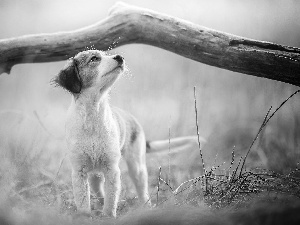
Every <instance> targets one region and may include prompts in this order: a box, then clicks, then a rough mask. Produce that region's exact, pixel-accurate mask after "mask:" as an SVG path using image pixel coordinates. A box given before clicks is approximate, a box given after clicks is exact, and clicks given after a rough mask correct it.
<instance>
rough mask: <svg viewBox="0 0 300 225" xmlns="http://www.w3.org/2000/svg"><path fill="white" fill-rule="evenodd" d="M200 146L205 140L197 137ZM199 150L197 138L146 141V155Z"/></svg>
mask: <svg viewBox="0 0 300 225" xmlns="http://www.w3.org/2000/svg"><path fill="white" fill-rule="evenodd" d="M199 140H200V145H202V144H204V143H206V140H205V138H203V137H199ZM191 148H195V149H197V148H199V143H198V137H197V136H185V137H177V138H171V139H166V140H159V141H146V153H158V152H165V151H170V152H172V153H174V152H179V151H182V150H185V149H191Z"/></svg>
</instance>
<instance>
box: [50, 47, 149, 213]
mask: <svg viewBox="0 0 300 225" xmlns="http://www.w3.org/2000/svg"><path fill="white" fill-rule="evenodd" d="M123 71H124V59H123V58H122V56H120V55H108V54H106V53H105V52H102V51H98V50H88V51H83V52H80V53H78V54H77V55H76V56H75V57H74V58H72V59H70V60H69V61H68V62H67V64H66V66H65V67H64V69H63V70H61V71H60V73H59V74H58V76H57V77H55V79H54V81H55V82H56V83H57V84H58V85H59V86H61V87H63V88H64V89H66V90H67V91H69V92H70V93H71V94H72V95H73V98H72V103H71V106H70V107H69V110H68V116H67V121H66V141H67V146H68V150H69V159H70V162H71V165H72V184H73V193H74V198H75V203H76V206H77V211H78V212H79V213H83V214H90V212H91V206H90V189H91V191H93V192H94V193H95V194H96V195H97V197H98V198H102V199H103V198H104V206H103V214H104V215H106V216H109V217H116V209H117V203H118V199H119V194H120V190H121V184H120V168H119V161H120V159H121V156H122V157H123V158H124V159H125V161H126V163H127V166H128V171H129V175H130V177H131V179H132V180H133V182H134V185H135V187H136V190H137V194H138V197H139V200H140V202H141V203H146V202H147V203H148V204H150V201H149V194H148V175H147V167H146V163H145V153H146V141H145V136H144V132H143V129H142V127H141V126H140V124H139V123H138V122H137V121H136V119H135V118H134V117H133V116H132V115H130V114H128V113H126V112H124V111H122V110H121V109H118V108H115V107H111V106H110V105H109V96H108V95H109V91H110V89H111V87H112V85H113V84H114V82H115V81H116V80H117V79H118V77H119V76H120V75H121V74H122V73H123Z"/></svg>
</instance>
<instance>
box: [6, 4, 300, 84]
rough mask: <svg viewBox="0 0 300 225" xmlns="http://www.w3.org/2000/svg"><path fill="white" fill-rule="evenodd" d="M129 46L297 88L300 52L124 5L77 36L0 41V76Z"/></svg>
mask: <svg viewBox="0 0 300 225" xmlns="http://www.w3.org/2000/svg"><path fill="white" fill-rule="evenodd" d="M113 43H116V44H115V46H112V44H113ZM131 43H143V44H148V45H153V46H156V47H159V48H163V49H166V50H168V51H171V52H174V53H177V54H179V55H182V56H184V57H187V58H190V59H193V60H196V61H198V62H202V63H205V64H208V65H211V66H216V67H220V68H224V69H227V70H231V71H236V72H240V73H245V74H250V75H254V76H258V77H265V78H269V79H273V80H278V81H283V82H286V83H290V84H294V85H297V86H300V49H299V48H295V47H289V46H283V45H278V44H273V43H269V42H263V41H256V40H251V39H247V38H242V37H238V36H234V35H231V34H226V33H223V32H219V31H215V30H212V29H209V28H206V27H202V26H199V25H196V24H193V23H190V22H187V21H184V20H180V19H177V18H173V17H170V16H167V15H163V14H159V13H156V12H153V11H150V10H146V9H142V8H138V7H134V6H129V5H126V4H123V3H117V4H116V5H115V6H114V7H113V8H112V10H111V12H110V14H109V16H108V17H107V18H106V19H104V20H102V21H100V22H98V23H96V24H94V25H91V26H88V27H84V28H82V29H79V30H74V31H70V32H60V33H53V34H38V35H28V36H22V37H17V38H11V39H5V40H0V67H1V68H2V69H0V73H2V72H6V73H9V72H10V70H11V68H12V66H13V65H15V64H18V63H32V62H50V61H58V60H64V59H67V58H69V57H71V56H73V55H75V54H76V53H77V52H78V51H81V50H83V49H84V48H85V47H86V46H92V45H93V46H94V47H95V48H97V49H101V50H107V49H108V48H109V47H117V46H121V45H125V44H131Z"/></svg>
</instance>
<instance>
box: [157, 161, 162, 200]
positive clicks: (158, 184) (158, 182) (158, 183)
mask: <svg viewBox="0 0 300 225" xmlns="http://www.w3.org/2000/svg"><path fill="white" fill-rule="evenodd" d="M160 177H161V166H160V167H159V174H158V179H157V192H156V205H158V196H159V186H160Z"/></svg>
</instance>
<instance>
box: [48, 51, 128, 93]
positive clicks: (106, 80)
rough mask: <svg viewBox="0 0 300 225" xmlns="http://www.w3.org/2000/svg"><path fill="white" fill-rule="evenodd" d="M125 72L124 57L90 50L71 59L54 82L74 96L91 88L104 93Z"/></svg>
mask: <svg viewBox="0 0 300 225" xmlns="http://www.w3.org/2000/svg"><path fill="white" fill-rule="evenodd" d="M123 71H124V59H123V57H122V56H120V55H107V54H106V53H105V52H102V51H98V50H88V51H83V52H80V53H78V54H77V55H76V56H75V57H74V58H72V59H69V60H68V62H67V64H66V65H65V67H64V68H63V69H62V70H61V71H60V72H59V74H58V75H57V76H56V77H55V78H54V82H55V83H57V84H58V85H59V86H61V87H63V88H65V89H66V90H67V91H69V92H70V93H72V94H74V95H78V94H80V93H82V92H84V91H85V90H88V89H90V88H96V89H97V90H98V89H99V91H100V92H104V91H106V90H108V89H109V88H110V87H111V86H112V85H113V83H114V82H115V81H116V79H117V78H118V77H119V75H120V74H121V73H122V72H123Z"/></svg>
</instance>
